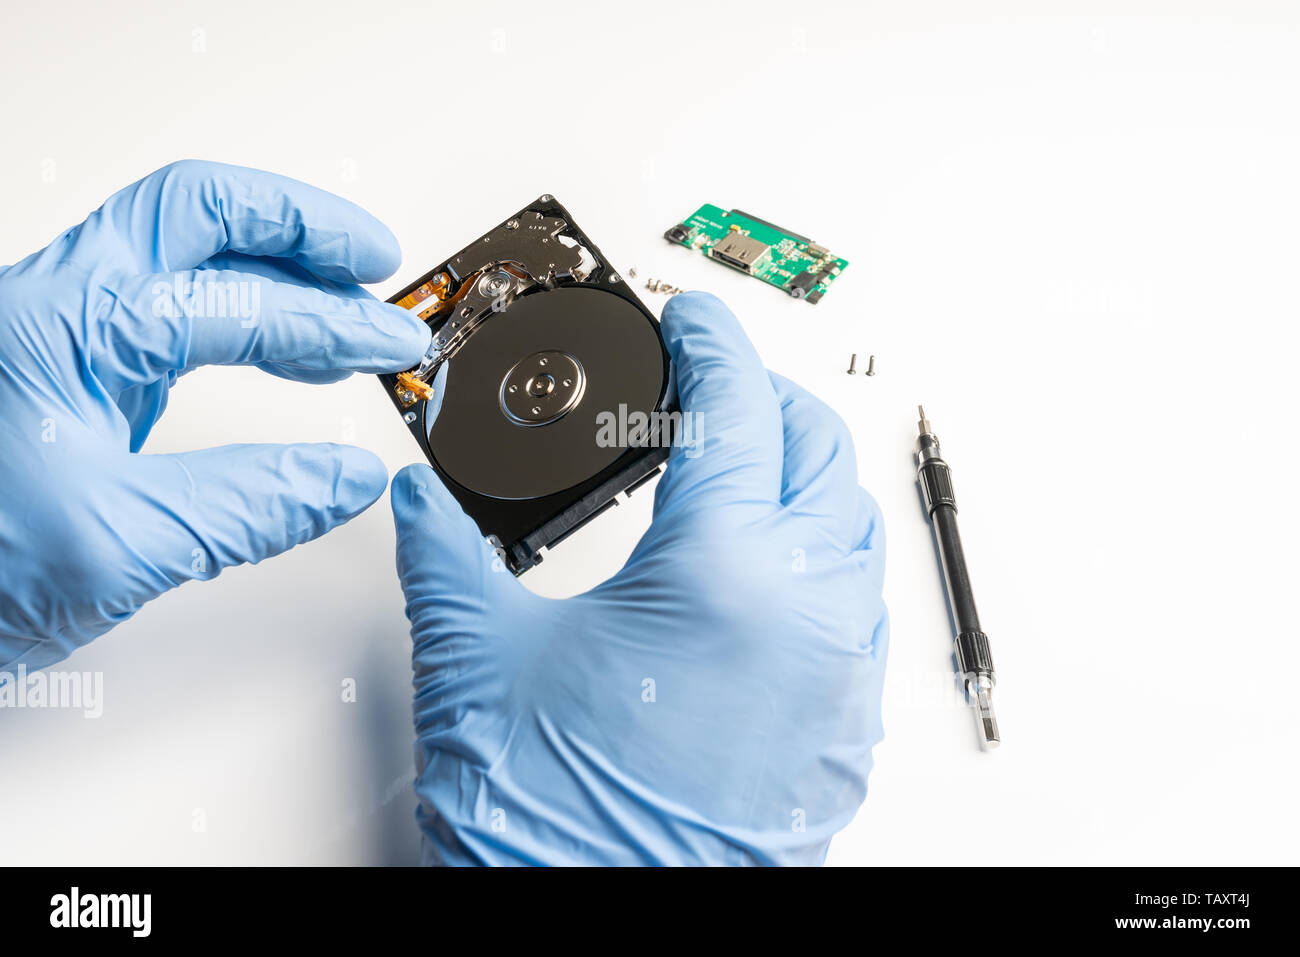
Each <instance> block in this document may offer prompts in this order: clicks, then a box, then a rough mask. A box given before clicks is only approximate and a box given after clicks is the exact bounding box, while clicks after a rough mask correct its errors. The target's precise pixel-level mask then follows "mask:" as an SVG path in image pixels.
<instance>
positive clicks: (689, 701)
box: [392, 293, 888, 864]
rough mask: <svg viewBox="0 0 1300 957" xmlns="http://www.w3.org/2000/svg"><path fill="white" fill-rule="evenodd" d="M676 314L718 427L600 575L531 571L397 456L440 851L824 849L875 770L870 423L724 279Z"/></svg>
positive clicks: (419, 769)
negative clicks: (497, 556)
mask: <svg viewBox="0 0 1300 957" xmlns="http://www.w3.org/2000/svg"><path fill="white" fill-rule="evenodd" d="M663 331H664V337H665V339H666V341H667V344H668V349H669V352H670V354H671V357H672V360H673V363H674V366H675V369H676V376H677V382H678V388H679V393H680V399H681V405H682V407H683V409H684V410H686V411H688V412H690V413H692V414H693V415H695V416H696V417H697V419H696V422H695V424H694V425H695V431H696V433H697V435H698V436H699V437H700V439H701V440H700V441H699V442H698V443H697V445H696V447H695V449H693V450H690V451H692V455H686V454H685V451H686V450H683V449H682V448H674V449H673V450H672V455H671V457H670V459H669V462H668V466H667V469H666V471H665V474H664V475H663V477H662V478H661V479H660V481H659V486H658V489H657V491H656V494H655V515H654V522H653V524H652V525H651V527H650V529H649V531H648V532H647V533H646V535H645V537H644V538H642V539H641V541H640V543H639V544H638V545H637V547H636V549H635V551H634V552H633V554H632V556H631V558H630V559H629V560H628V562H627V565H626V566H625V567H624V568H623V569H622V570H621V571H620V572H619V573H618V574H617V575H615V576H614V577H613V578H612V579H610V580H609V581H607V582H605V583H604V584H602V585H600V586H598V587H597V588H595V589H593V590H592V591H590V592H587V593H586V594H583V595H580V596H577V597H575V598H570V599H567V600H563V601H559V600H554V599H547V598H542V597H540V596H537V595H535V594H533V593H532V592H530V591H528V590H527V589H526V588H525V587H524V586H523V585H522V584H521V583H520V582H519V581H517V580H516V579H515V578H514V577H513V576H511V575H510V573H509V572H508V571H505V570H503V569H502V566H501V565H500V563H499V562H494V555H493V553H492V551H491V549H490V548H489V547H488V546H487V545H486V543H485V542H484V541H483V539H482V538H481V536H480V534H479V531H478V529H477V528H476V526H475V525H474V523H473V522H472V521H471V520H470V519H469V518H468V517H467V516H466V515H465V513H464V512H463V511H462V510H461V508H460V506H459V505H458V504H457V502H456V501H455V499H453V498H452V497H451V495H450V494H449V493H448V492H447V491H446V490H445V488H444V487H443V486H442V484H441V482H440V481H439V480H438V478H437V476H436V475H435V474H434V473H433V471H432V470H430V469H429V468H427V467H425V466H423V465H419V466H410V467H408V468H406V469H403V470H402V471H401V472H400V473H399V474H398V475H397V477H396V479H395V480H394V482H393V493H392V502H393V511H394V513H395V517H396V521H397V532H398V545H397V565H398V571H399V573H400V575H401V580H402V588H403V589H404V591H405V593H406V602H407V615H408V617H409V618H410V620H411V626H412V632H413V638H414V670H415V729H416V738H417V743H416V773H417V777H416V790H417V793H418V795H419V798H420V807H419V812H418V818H419V821H420V824H421V827H422V829H423V832H424V856H425V859H426V861H427V862H449V863H480V862H483V863H544V864H569V863H590V864H622V863H656V864H659V863H690V864H705V863H707V864H724V863H725V864H733V863H749V864H776V863H790V864H815V863H820V862H822V860H824V858H825V855H826V849H827V846H828V844H829V842H830V838H831V836H832V835H833V834H834V833H835V832H836V831H838V830H840V829H841V828H843V827H844V826H845V825H846V824H848V822H849V821H850V820H851V819H852V817H853V814H854V812H855V811H856V810H857V808H858V806H859V805H860V804H861V802H862V800H863V798H864V796H865V794H866V778H867V772H868V770H869V769H870V766H871V747H872V745H873V744H875V743H876V742H877V741H879V740H880V737H881V733H882V732H881V725H880V698H881V691H882V681H883V676H884V667H885V652H886V646H887V641H888V625H887V622H886V615H885V607H884V603H883V601H882V599H881V586H882V576H883V574H884V530H883V527H882V524H881V519H880V512H879V510H878V508H877V507H876V504H875V502H874V501H873V500H872V499H871V498H870V496H868V495H867V494H866V492H864V491H863V490H862V489H860V488H859V487H858V484H857V474H856V473H857V468H856V463H855V460H854V453H853V443H852V441H851V439H850V437H849V434H848V432H847V430H846V428H845V426H844V424H843V422H842V421H841V420H840V419H839V417H838V416H836V415H835V413H834V412H832V411H831V410H830V409H829V408H827V407H826V406H825V405H823V404H822V403H821V402H819V401H818V400H817V399H814V398H813V397H812V396H810V395H809V394H808V393H806V392H804V391H803V390H802V389H800V388H799V387H798V386H796V385H794V384H793V383H791V382H788V381H786V380H785V379H782V378H781V377H779V376H776V375H770V374H769V373H767V372H766V371H764V369H763V366H762V364H761V362H760V361H759V358H758V356H757V355H756V354H755V352H754V349H753V347H752V346H751V345H750V343H749V341H748V340H747V339H746V337H745V334H744V332H742V331H741V328H740V325H739V324H738V323H737V322H736V319H735V318H734V317H733V316H732V315H731V313H730V312H729V311H728V310H727V308H726V307H725V306H724V305H723V304H722V303H721V302H719V301H718V300H717V299H715V298H713V297H712V296H709V295H705V294H701V293H688V294H685V295H680V296H677V297H675V298H673V299H672V300H670V301H669V303H668V305H667V307H666V308H665V309H664V316H663ZM594 428H595V423H594V422H593V429H594ZM696 452H698V453H699V454H694V453H696ZM555 560H557V561H563V560H564V558H563V555H560V556H559V557H557V558H556V559H555Z"/></svg>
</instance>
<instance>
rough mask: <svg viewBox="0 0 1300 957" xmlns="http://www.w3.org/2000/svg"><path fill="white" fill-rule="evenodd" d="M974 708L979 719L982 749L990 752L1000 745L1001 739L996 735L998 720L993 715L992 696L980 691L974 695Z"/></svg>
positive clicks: (985, 690)
mask: <svg viewBox="0 0 1300 957" xmlns="http://www.w3.org/2000/svg"><path fill="white" fill-rule="evenodd" d="M975 707H976V712H977V717H978V718H979V724H980V737H981V738H982V740H983V744H984V747H985V748H986V749H988V750H990V751H991V750H993V749H994V748H996V747H997V746H998V745H999V744H1001V743H1002V737H1001V735H999V734H998V719H997V715H995V714H994V713H993V696H992V695H991V694H989V691H988V689H985V688H981V689H980V691H979V693H978V694H977V695H976V700H975Z"/></svg>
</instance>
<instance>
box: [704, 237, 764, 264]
mask: <svg viewBox="0 0 1300 957" xmlns="http://www.w3.org/2000/svg"><path fill="white" fill-rule="evenodd" d="M709 255H710V256H712V257H713V258H714V259H716V260H718V262H721V263H726V264H727V265H728V266H730V267H732V268H733V269H739V270H740V271H741V272H744V273H750V274H752V273H753V272H754V269H755V268H756V267H758V266H761V265H763V264H764V263H765V262H767V261H768V259H770V258H771V255H772V247H771V246H769V245H768V244H767V243H762V242H759V241H758V240H757V239H750V238H749V237H748V236H746V235H744V234H743V233H739V232H734V231H733V232H730V233H728V234H727V235H726V236H724V237H723V238H722V239H721V240H720V241H719V242H718V243H717V244H716V245H714V247H713V248H712V249H710V250H709Z"/></svg>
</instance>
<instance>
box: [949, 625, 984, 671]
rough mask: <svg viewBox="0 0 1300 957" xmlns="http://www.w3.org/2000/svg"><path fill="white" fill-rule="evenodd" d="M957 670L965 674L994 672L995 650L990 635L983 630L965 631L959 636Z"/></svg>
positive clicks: (957, 640) (957, 642)
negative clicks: (991, 644) (992, 647)
mask: <svg viewBox="0 0 1300 957" xmlns="http://www.w3.org/2000/svg"><path fill="white" fill-rule="evenodd" d="M955 644H956V645H957V670H958V671H959V672H960V673H961V674H963V675H969V674H987V675H992V674H993V652H991V651H989V636H988V635H986V634H984V632H982V631H963V632H962V633H961V634H960V635H958V636H957V638H956V642H955Z"/></svg>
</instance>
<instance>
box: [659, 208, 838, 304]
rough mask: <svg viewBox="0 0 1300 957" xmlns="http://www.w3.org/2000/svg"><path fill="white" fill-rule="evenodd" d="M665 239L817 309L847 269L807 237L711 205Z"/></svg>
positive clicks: (693, 214) (831, 254) (673, 230)
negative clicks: (696, 250)
mask: <svg viewBox="0 0 1300 957" xmlns="http://www.w3.org/2000/svg"><path fill="white" fill-rule="evenodd" d="M664 239H666V240H668V241H669V242H670V243H676V244H678V245H680V246H685V247H687V248H688V249H698V250H700V251H701V252H702V253H704V255H706V256H708V257H709V258H710V259H712V260H714V261H715V262H720V263H722V264H723V265H726V266H730V267H731V268H732V269H738V270H740V271H741V272H743V273H745V274H747V275H750V276H753V277H754V278H755V279H761V280H763V282H765V283H767V284H768V285H771V286H776V287H777V288H778V289H782V290H784V291H785V292H787V293H788V294H790V295H791V296H794V297H795V298H796V299H806V300H807V301H808V302H813V303H815V302H817V301H819V300H820V299H821V297H822V296H824V295H826V292H827V290H829V289H830V287H831V283H833V282H834V281H835V280H836V279H837V278H838V277H839V275H840V273H842V272H844V270H845V269H846V268H847V267H848V265H849V261H848V260H847V259H841V258H840V257H838V256H836V255H835V254H834V253H832V252H831V251H830V250H829V249H827V248H826V247H825V246H821V245H818V244H817V243H815V242H813V241H812V240H811V239H809V238H808V237H807V236H800V235H799V234H798V233H792V232H790V231H789V230H787V229H782V228H781V227H780V226H775V225H773V224H772V223H769V222H767V220H764V219H759V218H758V217H757V216H751V215H749V213H745V212H742V211H741V210H739V209H730V210H724V209H722V207H720V206H710V205H707V204H706V205H704V206H701V207H700V208H699V209H697V210H696V211H695V212H694V213H692V214H691V215H690V216H689V217H688V218H687V219H684V220H682V222H680V223H678V224H677V225H676V226H673V227H672V228H670V229H669V230H668V231H667V232H666V233H664Z"/></svg>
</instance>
